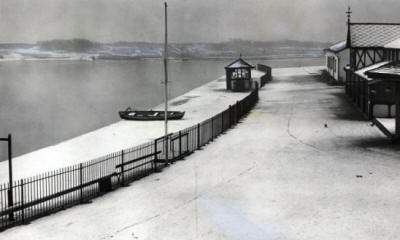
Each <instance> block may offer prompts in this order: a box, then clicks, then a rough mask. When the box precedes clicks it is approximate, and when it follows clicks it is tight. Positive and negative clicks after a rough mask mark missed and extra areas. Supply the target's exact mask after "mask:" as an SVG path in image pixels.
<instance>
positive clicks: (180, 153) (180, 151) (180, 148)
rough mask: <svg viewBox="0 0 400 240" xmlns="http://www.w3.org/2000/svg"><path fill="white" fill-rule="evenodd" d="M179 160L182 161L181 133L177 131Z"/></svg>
mask: <svg viewBox="0 0 400 240" xmlns="http://www.w3.org/2000/svg"><path fill="white" fill-rule="evenodd" d="M179 159H182V132H181V131H179Z"/></svg>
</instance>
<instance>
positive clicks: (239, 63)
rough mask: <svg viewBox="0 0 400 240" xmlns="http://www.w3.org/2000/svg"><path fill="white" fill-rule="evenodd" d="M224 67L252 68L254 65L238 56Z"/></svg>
mask: <svg viewBox="0 0 400 240" xmlns="http://www.w3.org/2000/svg"><path fill="white" fill-rule="evenodd" d="M225 68H254V66H252V65H250V64H249V63H247V62H246V61H245V60H243V59H241V58H239V59H237V60H235V61H234V62H232V63H231V64H229V65H228V66H226V67H225Z"/></svg>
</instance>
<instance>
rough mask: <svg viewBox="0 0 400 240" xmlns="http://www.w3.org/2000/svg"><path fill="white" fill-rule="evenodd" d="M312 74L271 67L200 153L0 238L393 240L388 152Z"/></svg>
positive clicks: (396, 152)
mask: <svg viewBox="0 0 400 240" xmlns="http://www.w3.org/2000/svg"><path fill="white" fill-rule="evenodd" d="M319 69H320V68H313V67H308V68H291V69H273V76H274V80H273V81H272V82H271V83H268V84H267V85H265V86H264V88H263V89H262V90H261V91H260V101H259V103H258V105H256V107H255V109H254V110H253V111H252V112H251V113H250V114H249V115H248V116H247V117H246V118H244V119H243V120H242V122H241V123H240V124H238V125H237V126H236V127H235V128H234V129H231V130H229V131H227V132H226V133H225V134H223V135H221V136H220V137H218V138H217V139H215V140H214V142H212V143H211V144H209V145H207V146H205V147H204V149H203V151H197V152H195V153H194V154H192V155H190V156H189V157H187V158H186V159H185V160H184V161H179V162H176V163H175V164H174V165H172V166H171V167H169V168H166V169H164V171H163V172H161V173H157V174H152V175H150V176H148V177H146V178H143V179H141V180H140V181H136V182H133V183H131V185H130V186H129V187H125V188H121V189H119V190H117V191H114V192H111V193H108V194H106V195H104V196H103V197H100V198H96V199H94V200H93V203H92V204H85V205H78V206H76V207H73V208H70V209H68V210H66V211H62V212H58V213H56V214H53V215H50V216H47V217H44V218H41V219H38V220H35V221H33V222H32V223H31V224H29V225H25V226H18V227H15V228H11V229H9V230H6V231H5V232H2V233H0V239H7V240H19V239H66V240H67V239H68V240H78V239H93V240H100V239H149V240H153V239H160V240H161V239H173V240H180V239H182V240H189V239H207V240H213V239H215V240H217V239H218V240H221V239H246V240H258V239H304V240H310V239H315V240H320V239H324V240H325V239H335V240H336V239H363V240H365V239H371V240H375V239H398V237H399V236H400V229H399V228H397V223H398V222H399V221H400V204H399V196H400V187H399V186H400V175H399V172H400V160H399V159H400V158H399V156H400V149H399V148H396V147H395V146H394V145H391V144H390V141H389V140H388V139H387V138H386V137H385V136H384V135H383V134H382V133H381V132H380V131H379V130H378V129H377V128H376V127H372V126H370V123H369V122H366V121H364V120H362V117H361V116H360V114H359V113H358V112H357V111H356V110H355V108H354V107H353V106H352V105H351V104H350V103H349V101H347V99H346V97H345V95H344V91H343V88H342V87H337V86H329V85H327V84H326V83H324V82H320V81H318V77H317V76H316V75H315V74H314V73H316V72H318V70H319ZM210 84H211V86H213V84H221V83H219V82H213V83H210ZM205 88H206V89H207V86H205ZM206 89H205V90H204V91H205V92H206ZM209 90H210V89H209V87H208V90H207V91H209ZM198 94H201V93H198ZM229 94H231V93H229ZM225 96H226V95H225ZM232 96H233V95H232ZM238 97H240V96H238ZM225 98H228V97H221V99H220V100H219V101H223V99H225ZM184 99H185V98H182V100H184ZM195 99H196V98H193V99H191V100H190V101H192V100H193V101H194V100H195ZM228 102H229V101H227V103H228ZM198 104H199V105H198V108H200V107H201V102H200V103H198ZM228 104H229V103H228ZM221 105H222V104H221ZM181 106H184V105H181ZM208 107H209V106H208ZM225 107H226V106H225ZM225 107H223V108H225ZM223 108H222V109H223ZM222 109H221V110H222ZM193 114H194V113H193ZM187 121H188V122H190V120H187ZM196 121H197V120H196ZM118 124H123V123H118ZM188 124H189V125H190V124H192V123H191V122H190V123H188ZM160 128H161V127H160ZM160 131H161V130H160Z"/></svg>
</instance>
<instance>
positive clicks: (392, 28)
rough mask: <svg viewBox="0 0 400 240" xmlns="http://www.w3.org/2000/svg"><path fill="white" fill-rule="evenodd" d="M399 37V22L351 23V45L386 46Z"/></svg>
mask: <svg viewBox="0 0 400 240" xmlns="http://www.w3.org/2000/svg"><path fill="white" fill-rule="evenodd" d="M399 38H400V24H398V23H350V39H349V40H350V45H351V47H384V46H385V45H386V44H389V43H390V42H393V41H394V40H396V39H399Z"/></svg>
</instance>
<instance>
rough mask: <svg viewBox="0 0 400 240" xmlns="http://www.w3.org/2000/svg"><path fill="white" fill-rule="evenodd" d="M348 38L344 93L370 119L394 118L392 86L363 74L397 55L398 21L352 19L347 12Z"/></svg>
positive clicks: (398, 45) (398, 48)
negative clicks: (347, 62) (348, 56)
mask: <svg viewBox="0 0 400 240" xmlns="http://www.w3.org/2000/svg"><path fill="white" fill-rule="evenodd" d="M347 14H348V15H347V17H348V21H347V41H346V46H347V47H348V48H349V52H350V59H349V66H348V67H346V68H345V71H346V84H345V85H346V93H347V94H348V95H349V96H350V98H351V99H352V100H353V101H354V102H355V104H356V105H357V106H358V107H359V108H360V109H361V110H362V112H364V113H365V114H366V115H367V116H368V118H369V119H372V118H374V117H393V116H394V115H395V102H394V97H393V91H394V86H393V84H391V83H389V82H387V81H386V82H382V81H378V80H376V79H373V78H370V77H368V76H367V75H365V74H364V72H366V71H370V70H373V69H375V68H378V67H381V66H382V65H385V64H388V63H390V62H391V61H399V60H400V58H399V56H400V24H399V23H370V22H365V23H363V22H358V23H356V22H351V21H350V16H351V15H350V14H351V11H350V8H349V11H347Z"/></svg>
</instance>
